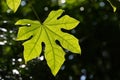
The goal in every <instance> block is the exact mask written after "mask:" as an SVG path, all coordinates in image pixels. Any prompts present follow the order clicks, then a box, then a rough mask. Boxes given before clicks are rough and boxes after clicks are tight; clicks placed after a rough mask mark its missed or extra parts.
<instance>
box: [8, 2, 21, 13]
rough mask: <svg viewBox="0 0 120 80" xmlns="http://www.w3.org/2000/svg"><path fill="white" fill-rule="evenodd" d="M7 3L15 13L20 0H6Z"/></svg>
mask: <svg viewBox="0 0 120 80" xmlns="http://www.w3.org/2000/svg"><path fill="white" fill-rule="evenodd" d="M6 2H7V5H8V7H9V8H10V9H12V10H13V12H14V13H15V12H16V11H17V9H18V7H19V6H20V3H21V0H6Z"/></svg>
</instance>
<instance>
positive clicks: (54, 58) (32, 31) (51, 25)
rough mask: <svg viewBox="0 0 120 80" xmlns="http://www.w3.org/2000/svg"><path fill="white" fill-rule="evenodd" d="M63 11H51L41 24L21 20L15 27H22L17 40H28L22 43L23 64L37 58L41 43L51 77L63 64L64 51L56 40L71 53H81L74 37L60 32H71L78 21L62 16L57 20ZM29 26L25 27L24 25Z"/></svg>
mask: <svg viewBox="0 0 120 80" xmlns="http://www.w3.org/2000/svg"><path fill="white" fill-rule="evenodd" d="M63 12H64V10H62V9H59V10H57V11H51V12H50V14H49V15H48V18H47V19H46V20H45V21H44V22H43V24H41V23H40V22H39V21H33V20H29V19H21V20H18V21H17V22H16V25H23V26H22V27H20V28H19V31H18V36H17V40H26V39H28V38H30V37H31V38H30V39H29V40H27V41H25V42H24V43H23V45H24V59H25V62H28V61H29V60H31V59H33V58H36V57H39V56H40V54H41V51H42V42H44V44H45V53H44V54H45V59H46V60H47V64H48V66H49V67H50V69H51V71H52V73H53V75H56V74H57V72H58V71H59V69H60V67H61V66H62V64H63V63H64V60H65V58H64V55H65V52H64V50H63V49H62V48H61V47H60V46H59V45H58V44H57V43H56V42H55V41H56V40H58V41H59V42H60V44H61V46H62V47H63V48H65V49H67V50H69V51H71V52H73V53H79V54H80V53H81V49H80V46H79V41H78V39H77V38H75V37H74V36H72V35H70V34H68V33H65V32H62V31H61V29H62V28H63V29H66V30H71V29H73V28H75V27H76V26H77V25H78V24H79V21H78V20H76V19H73V18H71V17H69V16H68V15H64V16H63V17H61V18H59V19H57V18H58V17H59V16H60V15H61V14H62V13H63ZM27 24H30V25H31V26H29V27H27V26H25V25H27Z"/></svg>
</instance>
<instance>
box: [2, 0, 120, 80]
mask: <svg viewBox="0 0 120 80" xmlns="http://www.w3.org/2000/svg"><path fill="white" fill-rule="evenodd" d="M69 1H70V2H69ZM79 1H80V0H22V2H21V6H20V7H19V9H18V11H17V12H16V13H15V14H14V13H13V12H12V11H11V10H10V9H9V8H8V7H7V5H6V4H5V0H0V79H1V80H120V68H119V65H120V63H119V55H120V54H119V53H120V47H119V45H120V38H119V35H120V20H119V19H120V15H119V13H120V1H119V0H114V1H113V0H110V1H111V2H112V4H113V5H114V6H116V7H117V10H116V12H115V13H114V12H113V9H112V7H111V5H110V4H109V3H108V1H107V0H85V1H84V0H81V1H80V2H79ZM31 5H32V6H33V8H34V10H35V11H36V13H37V14H38V16H39V18H40V19H41V21H44V20H45V19H46V17H47V15H48V14H49V12H50V11H51V10H57V9H59V8H62V9H64V10H65V13H64V14H68V15H70V16H71V17H74V18H75V19H77V20H80V22H81V23H80V24H79V25H78V26H77V28H75V29H74V30H71V31H66V30H63V31H65V32H69V33H71V34H73V35H74V36H76V37H77V38H78V39H79V40H80V45H81V48H82V55H81V56H80V55H77V54H76V55H75V54H72V53H71V52H69V51H67V50H65V51H66V52H67V55H66V57H65V58H66V61H65V63H64V65H63V66H62V68H61V70H60V71H59V73H58V74H57V76H56V77H53V76H52V74H51V71H50V69H49V68H48V66H47V64H46V61H45V60H44V57H42V56H43V54H42V55H41V57H39V58H36V59H34V60H31V61H30V62H29V63H28V64H27V65H25V64H24V60H23V46H22V45H21V43H22V42H17V41H15V38H16V34H17V31H18V27H19V26H15V25H14V23H15V22H16V21H17V20H18V19H23V18H26V19H33V20H36V19H37V18H36V16H35V14H34V11H33V9H32V8H31ZM73 45H74V44H73ZM43 46H44V45H43Z"/></svg>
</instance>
